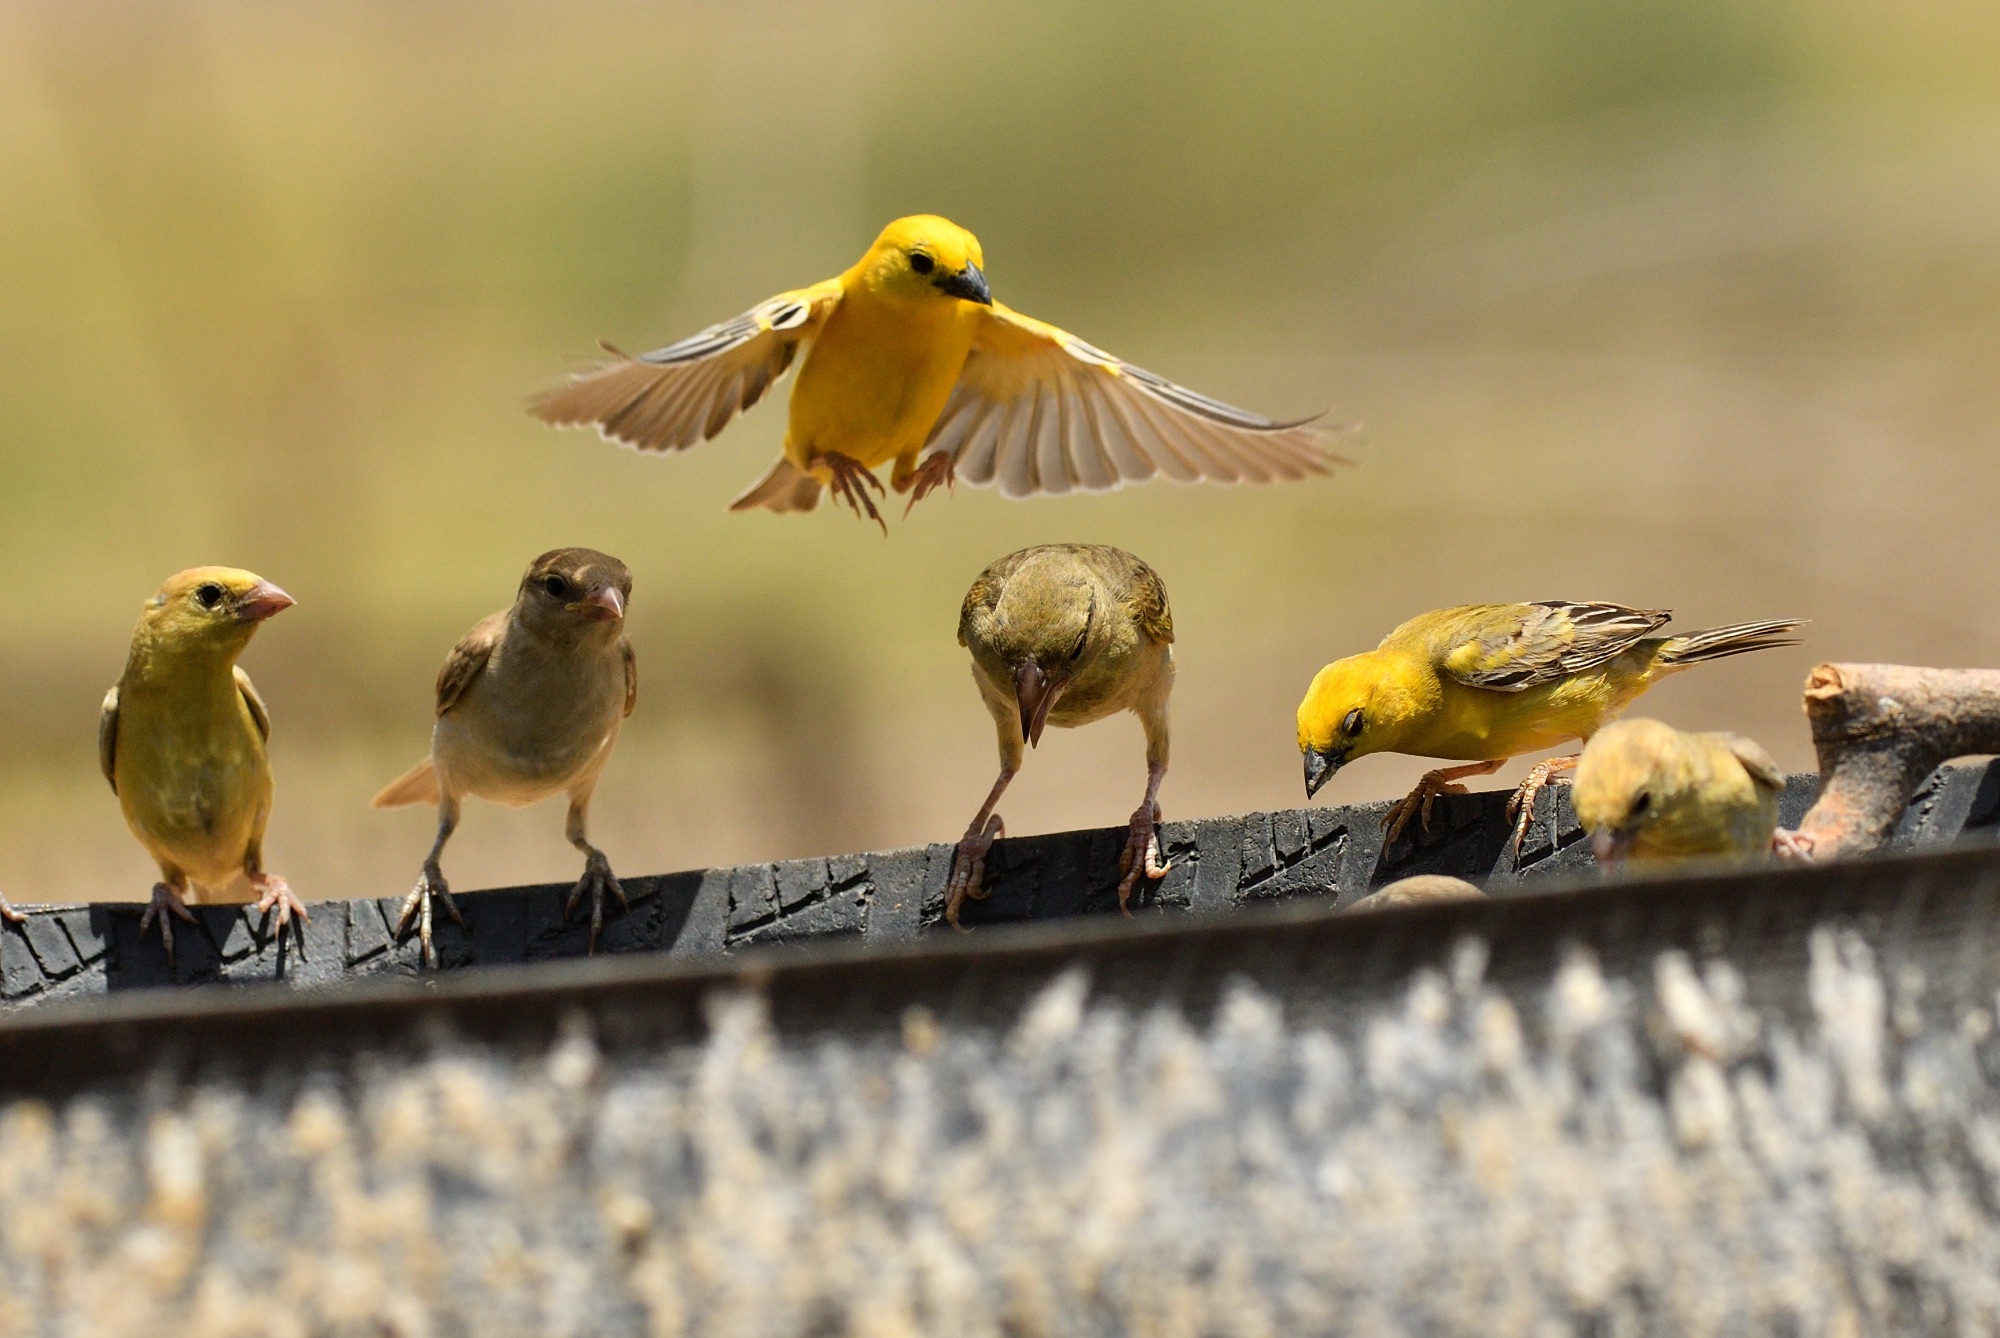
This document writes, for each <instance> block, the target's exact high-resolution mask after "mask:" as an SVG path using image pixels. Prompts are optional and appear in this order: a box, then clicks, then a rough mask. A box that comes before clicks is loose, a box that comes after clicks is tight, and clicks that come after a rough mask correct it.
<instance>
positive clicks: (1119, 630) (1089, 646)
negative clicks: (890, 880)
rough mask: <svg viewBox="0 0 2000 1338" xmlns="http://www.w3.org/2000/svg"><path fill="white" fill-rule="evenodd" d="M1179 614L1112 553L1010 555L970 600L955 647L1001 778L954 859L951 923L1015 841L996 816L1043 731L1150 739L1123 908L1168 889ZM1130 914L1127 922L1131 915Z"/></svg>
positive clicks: (1087, 547)
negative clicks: (1163, 809)
mask: <svg viewBox="0 0 2000 1338" xmlns="http://www.w3.org/2000/svg"><path fill="white" fill-rule="evenodd" d="M1173 641H1174V615H1173V613H1172V611H1171V610H1169V609H1168V607H1167V587H1166V586H1165V585H1164V584H1163V583H1162V582H1161V581H1160V578H1159V576H1158V575H1157V574H1155V573H1154V571H1153V569H1152V568H1151V567H1149V566H1147V565H1146V564H1145V563H1143V562H1141V561H1140V560H1139V559H1138V558H1136V557H1133V556H1132V555H1131V554H1130V553H1127V552H1125V551H1124V550H1123V549H1120V548H1111V547H1109V546H1107V545H1104V544H1045V545H1043V546H1041V547H1039V548H1024V549H1022V550H1021V551H1020V552H1018V553H1010V554H1008V555H1007V556H1006V557H1003V558H1001V559H1000V560H999V561H998V562H996V563H994V564H993V565H992V566H990V567H988V568H987V569H986V570H985V571H983V572H981V573H980V574H979V577H978V579H977V580H975V581H973V583H972V588H971V589H970V590H968V591H966V594H965V603H964V605H963V606H962V607H961V608H960V609H959V615H958V643H959V644H960V645H961V646H964V647H965V648H966V649H967V650H969V651H971V652H972V680H973V682H975V683H977V684H978V685H979V695H980V697H981V698H982V699H984V701H985V702H986V709H987V711H989V712H990V713H991V714H992V716H993V725H994V728H995V729H996V730H997V731H998V734H999V743H1000V778H999V779H998V780H996V781H994V782H993V789H992V791H991V792H990V793H988V794H987V796H986V802H985V803H984V804H982V805H980V808H979V812H978V814H977V815H976V816H975V817H974V818H973V819H972V825H971V826H970V827H968V828H966V831H965V837H964V839H963V840H961V841H960V842H959V843H958V849H957V851H956V852H954V855H953V858H952V868H951V878H950V881H949V882H948V883H947V885H946V889H945V919H947V920H949V921H950V922H951V924H952V926H953V927H954V928H956V927H957V926H958V912H959V907H960V906H961V905H963V904H964V901H965V899H966V898H967V897H971V898H973V899H975V900H978V899H980V898H983V897H985V895H986V889H985V882H984V877H985V871H986V855H987V852H988V851H990V850H991V849H992V848H993V842H994V841H995V839H997V838H998V837H1001V836H1004V835H1005V834H1006V830H1007V828H1006V824H1005V823H1003V822H1002V821H1001V820H1000V815H999V814H998V813H995V812H994V811H993V810H994V807H995V806H996V805H997V804H999V802H1000V796H1001V795H1002V794H1003V793H1005V791H1006V789H1007V783H1008V782H1009V781H1011V780H1013V779H1014V773H1015V772H1017V771H1019V770H1020V769H1021V759H1022V757H1023V755H1024V752H1025V749H1027V748H1032V747H1034V746H1035V745H1037V744H1039V743H1040V742H1041V741H1042V729H1043V727H1044V726H1045V725H1054V726H1056V727H1057V728H1059V729H1074V728H1075V727H1076V726H1078V725H1087V724H1089V723H1091V722H1092V721H1094V720H1102V719H1104V717H1106V716H1108V715H1113V714H1116V713H1117V712H1119V711H1130V712H1132V713H1133V714H1134V715H1136V716H1138V717H1139V723H1140V725H1141V726H1143V727H1144V729H1145V731H1146V794H1145V797H1144V798H1142V799H1141V800H1140V801H1139V807H1138V808H1137V809H1136V810H1135V811H1134V812H1133V814H1132V819H1131V822H1130V823H1129V825H1128V827H1127V831H1126V836H1125V848H1124V851H1123V853H1121V854H1120V856H1119V858H1118V875H1119V878H1118V909H1119V910H1121V911H1126V902H1127V901H1128V900H1130V898H1131V896H1132V889H1133V887H1134V886H1136V885H1137V883H1138V881H1139V879H1140V877H1141V876H1142V875H1143V876H1144V877H1146V878H1148V879H1159V878H1164V877H1166V875H1167V868H1168V866H1167V865H1166V864H1165V863H1163V862H1162V861H1161V859H1160V845H1159V840H1158V838H1157V837H1156V835H1155V828H1157V826H1158V825H1159V821H1160V803H1159V795H1160V782H1161V780H1163V779H1164V778H1165V777H1166V774H1167V698H1168V696H1169V695H1170V694H1171V693H1172V692H1173V687H1174V648H1173ZM1126 913H1127V914H1130V912H1129V911H1126Z"/></svg>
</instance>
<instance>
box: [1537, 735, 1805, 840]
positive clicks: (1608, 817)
mask: <svg viewBox="0 0 2000 1338" xmlns="http://www.w3.org/2000/svg"><path fill="white" fill-rule="evenodd" d="M1784 787H1785V775H1784V773H1783V772H1782V771H1780V770H1778V764H1777V763H1776V762H1774V761H1773V760H1771V755H1770V754H1769V753H1767V752H1765V751H1764V750H1763V749H1762V748H1759V747H1758V746H1757V745H1756V744H1755V743H1753V742H1751V741H1750V740H1749V739H1746V738H1744V737H1743V736H1742V735H1740V734H1684V733H1682V732H1681V731H1680V730H1677V729H1675V728H1673V727H1672V726H1670V725H1664V724H1661V723H1660V722H1659V721H1657V720H1619V721H1615V722H1614V723H1612V724H1609V725H1606V726H1605V727H1604V728H1603V729H1602V730H1600V731H1598V733H1597V734H1596V735H1595V736H1594V737H1593V738H1592V739H1591V740H1590V742H1589V744H1587V745H1586V746H1585V747H1584V750H1583V756H1582V757H1580V758H1578V759H1577V764H1576V778H1575V780H1574V781H1573V782H1572V787H1571V791H1570V798H1571V802H1572V803H1573V804H1574V805H1575V806H1576V818H1577V821H1578V822H1580V823H1582V824H1583V828H1584V830H1585V831H1587V832H1590V833H1591V848H1592V850H1593V851H1594V852H1595V853H1596V855H1597V859H1598V862H1599V863H1603V864H1610V863H1615V862H1616V861H1618V860H1621V859H1625V858H1627V857H1628V856H1629V857H1631V858H1633V859H1639V860H1676V859H1688V858H1694V857H1700V856H1704V855H1705V856H1711V857H1722V858H1735V859H1762V858H1764V857H1765V856H1767V855H1769V854H1770V853H1771V852H1772V850H1773V848H1774V847H1775V846H1778V845H1780V844H1781V842H1779V840H1778V838H1777V830H1778V792H1779V791H1780V790H1782V789H1784Z"/></svg>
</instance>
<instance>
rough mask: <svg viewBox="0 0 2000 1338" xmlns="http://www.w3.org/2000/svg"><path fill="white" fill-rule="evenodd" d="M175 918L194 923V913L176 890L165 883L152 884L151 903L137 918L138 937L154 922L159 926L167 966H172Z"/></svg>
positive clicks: (143, 934)
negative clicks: (165, 951) (165, 952)
mask: <svg viewBox="0 0 2000 1338" xmlns="http://www.w3.org/2000/svg"><path fill="white" fill-rule="evenodd" d="M176 918H179V919H182V920H185V921H187V922H188V923H189V924H193V923H195V918H194V912H193V911H191V910H189V909H188V908H187V903H186V902H185V901H182V900H181V894H180V891H179V889H178V888H175V887H172V886H170V885H169V884H166V883H154V884H153V903H152V905H150V906H148V907H146V913H145V914H144V915H142V916H140V917H139V937H141V938H144V937H145V936H146V931H147V930H148V929H151V928H152V927H153V922H154V921H155V920H157V921H159V924H160V946H161V947H163V948H165V949H166V950H167V965H168V966H172V965H173V964H174V920H175V919H176Z"/></svg>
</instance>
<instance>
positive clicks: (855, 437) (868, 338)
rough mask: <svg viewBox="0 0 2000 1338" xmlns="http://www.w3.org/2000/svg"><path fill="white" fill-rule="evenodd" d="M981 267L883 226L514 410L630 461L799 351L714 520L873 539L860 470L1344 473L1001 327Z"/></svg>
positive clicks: (1020, 322)
mask: <svg viewBox="0 0 2000 1338" xmlns="http://www.w3.org/2000/svg"><path fill="white" fill-rule="evenodd" d="M984 261H985V256H984V253H983V252H982V251H981V249H980V246H979V239H978V238H976V237H974V236H973V235H972V234H971V233H969V232H967V231H966V230H965V229H964V228H961V227H959V226H958V225H957V224H956V223H953V222H951V221H950V220H948V219H943V218H938V217H936V216H934V215H930V214H918V215H914V216H912V217H909V218H899V219H897V220H896V221H895V222H893V223H891V224H890V225H889V226H888V227H886V228H884V229H883V230H882V235H881V236H879V237H877V238H876V239H875V244H874V245H873V246H871V247H869V248H868V253H867V254H866V255H864V256H862V257H861V259H860V260H859V261H857V262H855V264H854V266H853V268H851V269H849V270H848V271H847V272H846V273H845V274H842V275H841V276H840V277H838V278H834V279H828V280H826V281H825V282H823V283H817V284H814V285H813V286H812V287H810V288H800V289H796V290H794V291H792V292H787V293H780V294H778V295H777V296H776V297H774V298H771V299H770V300H769V301H767V302H761V303H759V304H758V305H756V306H754V307H752V308H750V310H748V311H746V312H744V313H743V314H742V315H741V316H738V317H736V318H735V319H734V320H729V321H724V322H723V323H722V324H720V325H714V326H710V327H709V328H708V329H706V330H703V331H702V332H701V333H700V334H697V335H694V336H692V337H690V338H688V339H684V340H682V341H681V342H680V343H678V344H672V345H669V346H668V347H666V348H663V349H659V350H657V351H655V352H652V353H647V354H644V355H642V356H640V357H637V358H633V357H628V356H626V355H625V354H623V353H620V352H619V351H618V350H617V349H615V348H612V347H610V346H609V345H606V346H605V351H606V352H608V353H611V354H612V355H614V356H613V359H612V361H610V362H607V363H604V364H602V365H600V366H599V367H597V368H596V369H594V370H592V371H589V372H585V373H583V374H582V375H580V376H577V377H575V378H573V379H572V380H570V381H569V382H568V383H567V384H565V385H562V386H559V387H557V388H556V389H555V390H552V391H550V392H548V393H547V394H545V395H543V396H541V397H540V398H539V399H537V400H536V401H535V402H534V403H533V405H532V411H533V412H534V414H535V415H536V416H537V417H539V418H540V419H541V420H542V421H543V422H546V423H549V424H551V425H553V426H556V427H595V428H596V429H597V430H598V432H599V433H600V434H601V435H602V436H604V437H606V438H607V439H609V440H611V441H616V442H621V443H623V444H625V445H627V446H632V447H636V448H637V449H639V450H642V451H677V450H684V449H686V448H687V447H689V446H692V445H694V444H695V443H696V442H698V441H706V440H708V439H709V438H711V437H713V436H715V435H716V434H717V433H718V432H720V431H722V429H723V428H724V427H725V426H726V425H727V424H728V423H729V421H730V419H732V418H734V417H735V416H736V414H737V413H738V412H739V411H740V410H743V409H747V408H749V407H750V406H751V405H753V404H755V403H756V402H757V401H758V399H760V398H761V397H762V396H763V394H764V392H765V391H766V390H767V389H769V388H770V386H771V384H772V383H773V382H775V381H776V380H777V379H778V378H779V377H780V376H782V375H783V374H784V372H785V369H786V368H787V367H789V366H790V365H791V362H792V359H793V357H794V356H795V355H796V354H797V353H798V352H799V350H800V349H801V348H802V347H808V346H809V348H808V351H807V353H806V357H805V362H804V364H803V365H802V366H801V367H800V369H799V381H798V386H797V387H796V388H795V389H794V390H793V391H792V403H791V417H790V421H789V425H788V427H787V430H786V433H785V449H784V454H783V455H781V456H780V457H779V458H778V461H777V463H776V464H774V465H772V466H771V469H770V472H769V473H767V474H765V476H764V477H763V478H762V479H760V480H758V481H757V482H756V483H755V484H754V485H752V486H751V488H750V489H749V491H747V492H745V493H744V494H743V495H742V496H740V497H738V498H737V499H736V500H735V501H734V502H733V503H731V505H730V509H731V510H733V511H745V510H750V509H752V508H755V507H765V508H768V509H769V510H772V511H810V510H812V509H813V508H814V507H815V506H817V505H819V495H820V490H821V488H822V487H823V486H830V487H832V488H833V490H834V492H835V494H836V495H837V496H839V497H840V498H841V499H842V500H844V501H845V502H846V503H847V504H848V505H849V506H850V507H852V508H853V509H854V511H855V513H856V514H857V515H863V514H865V515H866V516H867V517H869V518H872V519H874V520H875V521H876V523H878V524H881V523H882V517H881V513H880V512H879V511H877V510H876V507H875V503H874V501H873V500H872V499H871V498H870V497H869V495H868V489H870V488H873V489H874V490H875V491H876V492H877V493H880V492H881V491H882V484H881V482H880V481H879V480H878V479H877V478H876V477H875V475H874V473H873V472H872V471H874V470H875V469H876V468H878V467H880V466H881V465H883V464H886V463H888V462H890V461H894V462H895V468H894V470H893V471H892V472H891V475H890V482H891V484H892V486H894V488H895V489H896V491H897V492H899V493H901V492H910V493H911V494H912V495H911V498H910V505H912V506H913V505H915V504H916V502H917V501H919V500H920V499H922V498H923V497H924V496H925V495H926V494H927V493H929V492H930V491H931V490H932V489H933V488H935V487H937V486H938V485H939V484H941V483H951V482H954V481H955V480H957V479H963V480H965V481H966V482H967V483H971V484H987V483H993V482H996V481H997V482H998V483H999V485H1000V491H1001V492H1002V493H1003V494H1004V495H1005V496H1008V497H1028V496H1031V495H1033V494H1035V493H1040V492H1047V493H1063V492H1068V491H1070V490H1071V489H1072V488H1080V489H1084V490H1086V491H1101V490H1105V489H1110V488H1116V487H1118V486H1120V485H1121V484H1125V483H1136V482H1139V481H1141V480H1144V479H1149V478H1152V477H1153V476H1154V475H1155V474H1164V475H1166V476H1167V477H1168V478H1170V479H1174V480H1176V481H1179V482H1183V483H1191V482H1195V481H1197V480H1207V481H1209V482H1214V483H1236V482H1239V481H1240V482H1251V483H1268V482H1271V481H1273V480H1277V479H1302V478H1305V477H1307V476H1308V475H1311V474H1324V473H1327V472H1329V470H1330V469H1331V468H1332V467H1333V466H1334V465H1336V464H1347V463H1349V462H1348V461H1346V460H1343V459H1342V458H1341V457H1339V456H1336V455H1331V454H1328V453H1327V452H1326V451H1325V450H1323V449H1322V448H1321V446H1320V444H1319V434H1318V433H1317V431H1316V430H1315V429H1314V428H1313V427H1312V426H1310V421H1311V420H1300V421H1296V422H1277V421H1274V420H1272V419H1269V418H1263V417H1260V416H1259V415H1257V414H1253V413H1246V412H1244V411H1243V410H1241V409H1235V408H1231V407H1230V406H1229V405H1227V404H1223V403H1221V402H1220V401H1217V400H1213V399H1210V398H1209V397H1208V396H1206V395H1199V394H1196V393H1195V392H1194V391H1192V390H1188V389H1185V388H1184V387H1181V386H1177V385H1175V384H1174V383H1173V382H1171V381H1167V380H1165V379H1163V378H1161V377H1158V376H1155V375H1153V374H1152V373H1151V372H1148V371H1144V370H1142V369H1141V368H1138V367H1134V366H1132V365H1131V364H1130V363H1127V362H1121V361H1120V360H1119V359H1117V358H1114V357H1112V356H1111V355H1110V354H1108V353H1104V352H1102V351H1100V350H1098V349H1095V348H1092V347H1091V346H1090V345H1089V344H1086V343H1084V342H1083V341H1082V340H1081V339H1078V338H1077V337H1076V336H1075V335H1072V334H1069V333H1067V332H1066V331H1063V330H1058V329H1057V328H1056V327H1055V326H1053V325H1045V324H1043V323H1042V322H1041V321H1038V320H1034V319H1033V318H1031V317H1028V316H1023V315H1022V314H1021V313H1019V312H1017V311H1010V310H1009V309H1008V308H1006V307H1005V306H1003V305H1001V304H1000V303H998V302H995V301H994V300H993V297H992V294H991V293H990V292H989V291H988V289H987V285H986V275H985V274H984V273H983V272H982V271H981V265H982V264H983V263H984ZM926 452H928V454H926ZM919 456H922V457H923V459H922V461H921V463H919ZM908 510H909V507H907V506H906V507H905V508H904V511H905V514H907V513H908ZM886 528H887V527H886V525H885V526H884V529H885V530H886Z"/></svg>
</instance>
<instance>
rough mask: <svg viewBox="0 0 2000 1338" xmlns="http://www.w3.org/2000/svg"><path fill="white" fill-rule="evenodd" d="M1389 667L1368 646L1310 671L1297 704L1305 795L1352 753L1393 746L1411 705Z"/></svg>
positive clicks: (1387, 749)
mask: <svg viewBox="0 0 2000 1338" xmlns="http://www.w3.org/2000/svg"><path fill="white" fill-rule="evenodd" d="M1395 668H1396V666H1395V665H1394V664H1392V663H1390V662H1388V661H1385V660H1384V659H1383V658H1382V656H1381V655H1380V653H1379V652H1376V651H1370V652H1368V653H1367V654H1365V655H1350V656H1348V657H1347V658H1346V659H1344V660H1335V661H1334V662H1333V663H1332V664H1329V665H1327V666H1326V667H1325V668H1324V669H1322V670H1320V671H1319V672H1318V673H1317V674H1315V675H1313V681H1312V686H1311V687H1309V688H1307V689H1306V697H1305V700H1304V701H1302V702H1300V703H1299V751H1300V752H1301V753H1303V754H1305V764H1306V797H1307V798H1308V799H1310V798H1311V797H1312V796H1313V795H1315V794H1318V793H1319V787H1320V786H1322V785H1324V784H1326V783H1327V782H1328V781H1329V780H1331V779H1333V773H1334V772H1336V771H1339V770H1340V769H1341V768H1342V767H1344V766H1346V765H1347V764H1348V763H1349V762H1352V761H1353V760H1354V759H1355V758H1357V757H1366V756H1367V755H1368V754H1369V753H1380V752H1393V751H1394V750H1395V745H1396V731H1397V729H1398V728H1399V727H1400V725H1401V722H1402V721H1404V720H1406V719H1408V718H1409V716H1410V715H1411V713H1412V710H1413V708H1414V703H1413V701H1412V698H1411V696H1410V694H1409V693H1408V692H1407V691H1405V690H1404V688H1403V687H1402V686H1401V684H1400V683H1399V682H1398V680H1397V678H1396V675H1395V673H1394V672H1393V671H1394V669H1395Z"/></svg>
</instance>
